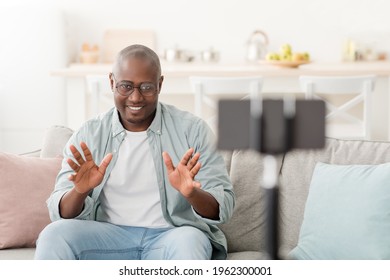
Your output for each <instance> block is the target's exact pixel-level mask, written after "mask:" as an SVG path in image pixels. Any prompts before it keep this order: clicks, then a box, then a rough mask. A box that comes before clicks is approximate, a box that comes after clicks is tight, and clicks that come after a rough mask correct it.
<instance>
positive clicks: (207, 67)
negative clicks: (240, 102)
mask: <svg viewBox="0 0 390 280" xmlns="http://www.w3.org/2000/svg"><path fill="white" fill-rule="evenodd" d="M111 68H112V64H81V63H73V64H70V65H69V67H67V68H62V69H55V70H53V71H52V73H51V74H52V75H53V76H63V77H84V76H86V75H88V74H107V73H109V72H110V71H111ZM161 68H162V72H163V75H164V76H166V77H173V78H178V77H188V76H190V75H213V76H250V75H261V76H263V77H294V76H299V75H364V74H375V75H377V76H390V62H388V61H378V62H340V63H315V62H313V63H309V64H304V65H301V66H299V67H297V68H287V67H280V66H274V65H268V64H266V63H241V64H239V63H236V64H228V63H198V62H189V63H170V62H165V61H163V60H162V61H161Z"/></svg>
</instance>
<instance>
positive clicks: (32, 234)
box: [0, 126, 390, 260]
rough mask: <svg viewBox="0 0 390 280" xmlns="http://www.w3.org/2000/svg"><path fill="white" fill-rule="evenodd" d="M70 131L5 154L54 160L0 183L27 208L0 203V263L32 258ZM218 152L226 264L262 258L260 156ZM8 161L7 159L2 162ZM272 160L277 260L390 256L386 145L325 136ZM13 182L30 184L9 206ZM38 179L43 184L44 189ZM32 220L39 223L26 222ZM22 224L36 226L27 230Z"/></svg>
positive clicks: (51, 132) (54, 131)
mask: <svg viewBox="0 0 390 280" xmlns="http://www.w3.org/2000/svg"><path fill="white" fill-rule="evenodd" d="M71 134H72V130H70V129H69V128H66V127H62V126H53V127H50V128H48V129H47V131H46V134H45V136H44V139H43V145H42V148H41V149H40V150H39V151H36V152H33V153H29V154H24V155H6V156H11V157H13V158H12V159H13V160H14V161H18V160H19V161H23V160H27V163H26V164H27V166H28V165H29V164H30V166H31V168H33V169H36V166H38V167H39V166H40V164H41V161H48V160H49V161H50V160H53V162H45V163H48V164H49V166H48V167H46V168H47V169H50V170H48V171H47V170H45V169H44V168H43V167H39V170H38V171H37V170H35V171H34V173H30V174H26V173H25V171H23V169H22V170H21V171H20V172H21V173H18V174H16V176H13V178H12V180H13V181H8V183H7V184H6V185H4V184H3V185H0V188H3V189H4V188H5V189H7V191H4V190H2V189H0V191H1V193H2V197H3V200H4V201H8V203H9V204H10V203H11V204H12V205H16V204H18V205H19V204H20V205H27V207H25V208H24V212H23V211H16V210H15V209H12V208H14V207H7V208H6V209H4V207H3V208H1V206H0V225H1V227H2V228H3V229H4V228H6V227H7V228H8V227H10V228H11V227H15V229H14V231H12V230H11V231H10V232H8V233H3V234H1V233H0V248H2V249H0V259H11V260H16V259H32V258H33V255H34V242H35V240H36V238H37V236H38V234H39V232H40V230H41V229H42V228H43V227H44V226H45V225H46V224H47V223H49V222H50V221H49V219H48V214H47V212H45V211H47V210H46V208H45V207H46V205H45V199H46V198H47V196H48V195H49V194H50V191H51V190H52V188H53V185H54V180H55V175H56V172H58V170H59V169H60V164H61V163H60V162H61V153H62V149H63V147H64V145H65V143H66V141H67V139H68V138H69V137H70V135H71ZM221 153H222V155H223V157H224V159H225V162H226V166H227V169H228V172H229V174H230V177H231V180H232V183H233V186H234V191H235V194H236V207H235V210H234V214H233V217H232V219H231V220H230V221H229V222H228V223H227V224H223V225H220V227H221V229H222V230H223V232H224V233H225V235H226V237H227V240H228V249H229V253H228V259H229V260H240V259H241V260H242V259H244V260H245V259H246V260H249V259H264V258H266V254H265V248H266V244H265V232H266V230H265V227H266V223H265V219H266V209H265V207H264V205H265V204H266V203H265V201H264V188H263V187H262V179H263V175H262V174H263V170H264V162H263V159H264V155H261V154H259V153H257V152H255V151H249V150H237V151H221ZM2 156H3V157H4V153H3V155H2ZM12 159H11V160H12ZM7 160H10V159H7V158H6V159H5V160H4V159H3V160H2V161H7ZM34 160H35V161H37V162H34ZM54 160H55V161H54ZM29 161H32V162H29ZM276 161H277V164H278V166H277V170H279V217H278V220H279V221H278V222H279V223H278V228H279V230H278V240H279V244H280V250H279V257H280V258H281V259H389V258H390V242H389V237H388V235H389V234H388V232H390V231H387V230H389V223H390V210H389V209H390V191H389V188H390V185H389V184H390V180H389V181H387V179H390V177H389V175H388V174H390V172H387V169H388V168H390V166H388V164H387V163H388V162H390V142H380V141H363V140H340V139H333V138H327V139H326V146H325V147H324V148H323V149H318V150H293V151H290V152H288V153H287V154H284V155H280V156H277V157H276ZM7 166H9V165H7ZM4 168H5V167H4V165H1V164H0V174H1V172H2V169H4ZM15 168H16V167H15ZM25 168H26V167H25ZM7 172H9V171H7ZM37 173H42V175H44V177H42V178H45V179H39V180H38V184H37V183H36V182H37V180H36V179H33V178H32V177H34V176H39V174H37ZM7 174H8V173H7ZM3 175H4V174H3ZM27 175H28V176H27ZM386 176H387V177H386ZM48 177H49V178H48ZM2 178H3V177H2ZM19 180H28V182H35V183H34V184H32V183H31V184H27V186H26V183H22V186H21V188H24V191H23V192H24V195H23V199H22V201H19V200H15V199H13V200H12V202H10V201H9V200H7V198H5V196H7V195H8V196H12V194H11V192H12V191H16V190H14V188H12V189H11V190H9V189H10V187H9V186H10V185H15V186H19V185H21V184H20V183H18V181H19ZM42 180H46V181H45V185H43V181H42ZM40 183H42V184H41V185H40ZM39 188H45V189H46V190H45V192H43V193H42V194H41V196H40V197H37V198H34V197H33V195H32V194H33V192H29V193H28V194H27V195H26V193H25V192H26V189H27V191H28V190H34V192H36V191H37V189H39ZM386 190H387V191H386ZM3 194H5V195H3ZM33 199H36V200H37V201H33ZM15 201H16V202H15ZM15 203H16V204H15ZM0 205H1V200H0ZM30 205H34V206H30ZM10 208H11V209H10ZM17 208H18V209H20V208H23V207H22V206H18V207H17ZM36 208H39V211H38V210H37V209H36ZM1 211H3V212H4V211H8V212H7V213H6V215H5V216H8V217H9V218H10V219H9V220H11V221H1V220H2V218H1V217H2V216H4V215H3V214H2V213H1ZM12 211H13V212H12ZM37 213H38V214H37ZM14 215H15V216H14ZM37 216H39V217H44V218H43V219H41V220H40V221H35V220H33V219H34V218H36V217H37ZM7 222H8V224H7ZM29 223H30V224H34V225H35V228H31V225H29ZM38 224H39V225H38ZM2 231H3V230H2ZM386 231H387V232H386ZM384 232H386V234H383V233H384ZM6 234H8V235H9V236H5V235H6ZM27 236H28V238H27ZM1 239H3V240H1ZM15 239H19V240H17V241H15ZM26 239H28V240H26ZM4 240H5V241H4Z"/></svg>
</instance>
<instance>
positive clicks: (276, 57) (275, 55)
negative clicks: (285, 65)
mask: <svg viewBox="0 0 390 280" xmlns="http://www.w3.org/2000/svg"><path fill="white" fill-rule="evenodd" d="M265 59H266V60H280V57H279V54H278V53H275V52H270V53H267V55H266V56H265Z"/></svg>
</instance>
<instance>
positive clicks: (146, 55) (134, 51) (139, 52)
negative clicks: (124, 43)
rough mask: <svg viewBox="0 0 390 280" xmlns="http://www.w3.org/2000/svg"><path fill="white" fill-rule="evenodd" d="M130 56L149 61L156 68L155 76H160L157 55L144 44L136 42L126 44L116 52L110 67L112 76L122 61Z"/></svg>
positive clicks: (118, 69) (117, 71)
mask: <svg viewBox="0 0 390 280" xmlns="http://www.w3.org/2000/svg"><path fill="white" fill-rule="evenodd" d="M132 57H135V58H140V59H145V60H147V61H149V62H150V64H151V66H153V67H154V68H155V70H156V73H157V78H160V76H161V65H160V59H159V57H158V55H157V54H156V53H155V52H154V51H153V50H152V49H150V48H148V47H146V46H144V45H137V44H136V45H131V46H128V47H126V48H124V49H123V50H121V51H120V52H119V53H118V55H117V56H116V59H115V62H114V65H113V68H112V73H113V74H114V76H115V75H117V74H118V73H119V71H120V68H121V65H122V63H123V62H124V61H126V60H127V59H129V58H132Z"/></svg>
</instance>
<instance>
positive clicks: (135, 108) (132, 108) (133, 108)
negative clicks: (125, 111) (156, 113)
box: [127, 106, 142, 111]
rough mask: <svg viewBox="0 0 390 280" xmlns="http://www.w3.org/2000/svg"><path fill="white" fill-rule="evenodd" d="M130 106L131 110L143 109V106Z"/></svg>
mask: <svg viewBox="0 0 390 280" xmlns="http://www.w3.org/2000/svg"><path fill="white" fill-rule="evenodd" d="M127 107H128V108H130V109H131V110H136V111H137V110H141V108H142V107H133V106H127Z"/></svg>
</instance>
